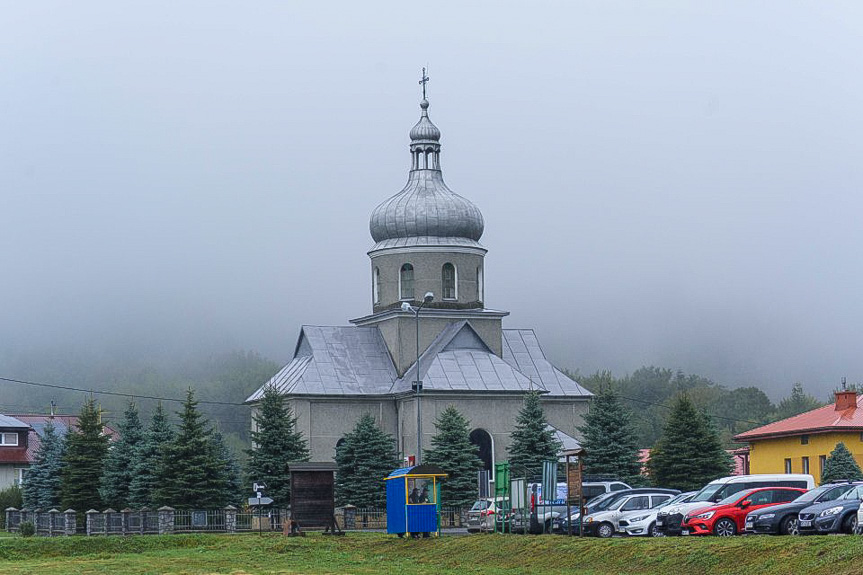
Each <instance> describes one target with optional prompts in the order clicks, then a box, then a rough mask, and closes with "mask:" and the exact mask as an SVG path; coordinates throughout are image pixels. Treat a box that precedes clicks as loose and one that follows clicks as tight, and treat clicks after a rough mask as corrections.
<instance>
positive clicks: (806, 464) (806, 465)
mask: <svg viewBox="0 0 863 575" xmlns="http://www.w3.org/2000/svg"><path fill="white" fill-rule="evenodd" d="M803 473H809V458H808V457H804V458H803Z"/></svg>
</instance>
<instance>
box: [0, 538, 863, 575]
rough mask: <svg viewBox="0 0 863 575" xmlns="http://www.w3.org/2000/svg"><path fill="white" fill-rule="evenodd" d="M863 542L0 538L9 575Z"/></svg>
mask: <svg viewBox="0 0 863 575" xmlns="http://www.w3.org/2000/svg"><path fill="white" fill-rule="evenodd" d="M861 555H863V537H852V536H848V537H836V536H830V537H734V538H728V539H719V538H680V537H677V538H659V539H634V538H633V539H609V540H600V539H583V540H579V539H578V538H567V537H559V536H519V535H476V536H467V537H464V536H462V537H455V536H450V537H448V536H444V537H442V538H440V539H433V538H432V539H420V540H411V539H397V538H396V537H394V536H387V535H383V534H375V533H364V534H349V535H347V536H345V537H324V536H322V535H319V534H310V535H309V536H307V537H297V538H287V537H283V536H281V535H266V536H264V537H259V536H257V535H174V536H144V537H141V536H135V537H89V538H88V537H58V538H55V539H47V538H29V539H23V538H19V537H15V538H4V539H2V540H0V573H2V574H3V575H23V574H34V575H37V574H38V575H53V574H64V575H65V574H69V573H81V574H91V573H92V574H95V573H109V574H112V575H119V574H126V573H129V574H145V573H147V574H150V573H176V574H210V573H225V574H233V575H241V574H259V573H260V574H264V573H357V574H362V573H399V574H406V575H410V574H414V573H441V574H449V573H459V574H464V573H492V574H495V573H531V574H533V573H585V574H631V573H635V574H641V573H666V574H668V575H683V574H684V573H686V574H697V575H700V574H702V573H711V574H722V573H740V574H757V575H771V574H777V575H778V574H782V575H785V574H787V573H799V574H825V575H827V574H829V575H851V574H857V573H861V571H863V567H861V564H860V560H859V559H857V558H859V557H860V556H861Z"/></svg>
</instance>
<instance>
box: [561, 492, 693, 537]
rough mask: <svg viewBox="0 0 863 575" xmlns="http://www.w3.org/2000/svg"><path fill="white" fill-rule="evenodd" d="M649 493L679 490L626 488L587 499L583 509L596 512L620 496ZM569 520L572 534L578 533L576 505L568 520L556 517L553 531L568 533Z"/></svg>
mask: <svg viewBox="0 0 863 575" xmlns="http://www.w3.org/2000/svg"><path fill="white" fill-rule="evenodd" d="M639 493H640V494H650V493H660V494H667V495H670V496H674V495H676V494H678V493H680V491H678V490H677V489H664V488H661V487H636V488H633V489H626V490H624V491H613V492H611V493H606V494H605V495H600V496H599V497H595V498H594V499H592V500H590V501H588V502H587V503H586V504H585V510H586V511H587V515H590V514H592V513H597V512H600V511H604V510H606V509H608V508H609V507H611V506H612V505H614V504H615V503H616V502H618V501H619V500H620V498H622V497H625V496H627V495H632V494H639ZM569 522H572V533H573V535H578V529H579V525H580V523H581V513H580V512H579V511H578V508H577V507H573V508H572V514H571V515H570V518H569V521H567V520H566V517H565V515H564V516H563V517H560V518H558V519H557V520H555V522H554V531H555V532H556V533H569Z"/></svg>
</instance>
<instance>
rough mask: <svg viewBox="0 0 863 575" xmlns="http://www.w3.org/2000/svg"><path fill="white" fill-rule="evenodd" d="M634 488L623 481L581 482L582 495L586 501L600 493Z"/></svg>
mask: <svg viewBox="0 0 863 575" xmlns="http://www.w3.org/2000/svg"><path fill="white" fill-rule="evenodd" d="M626 489H632V486H630V485H627V484H626V483H624V482H623V481H585V482H584V483H582V484H581V496H582V498H583V499H584V500H585V501H590V500H591V499H593V498H594V497H596V496H598V495H604V494H606V493H612V492H614V491H624V490H626Z"/></svg>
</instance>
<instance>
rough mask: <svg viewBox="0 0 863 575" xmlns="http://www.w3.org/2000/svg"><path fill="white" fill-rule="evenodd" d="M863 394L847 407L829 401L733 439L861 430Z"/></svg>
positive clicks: (743, 439)
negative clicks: (837, 407) (838, 408)
mask: <svg viewBox="0 0 863 575" xmlns="http://www.w3.org/2000/svg"><path fill="white" fill-rule="evenodd" d="M861 401H863V395H858V396H857V401H856V403H855V404H854V405H853V406H851V407H849V408H847V409H841V410H837V409H836V404H835V403H831V404H830V405H825V406H824V407H819V408H818V409H813V410H812V411H807V412H806V413H801V414H800V415H795V416H793V417H789V418H787V419H783V420H781V421H776V422H774V423H769V424H767V425H762V426H761V427H756V428H755V429H750V430H749V431H746V432H744V433H740V434H738V435H735V436H734V440H735V441H743V442H745V441H752V440H755V439H766V438H770V437H787V436H792V435H801V434H804V433H829V432H831V431H863V409H861V408H860V407H861V406H860V403H861Z"/></svg>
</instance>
